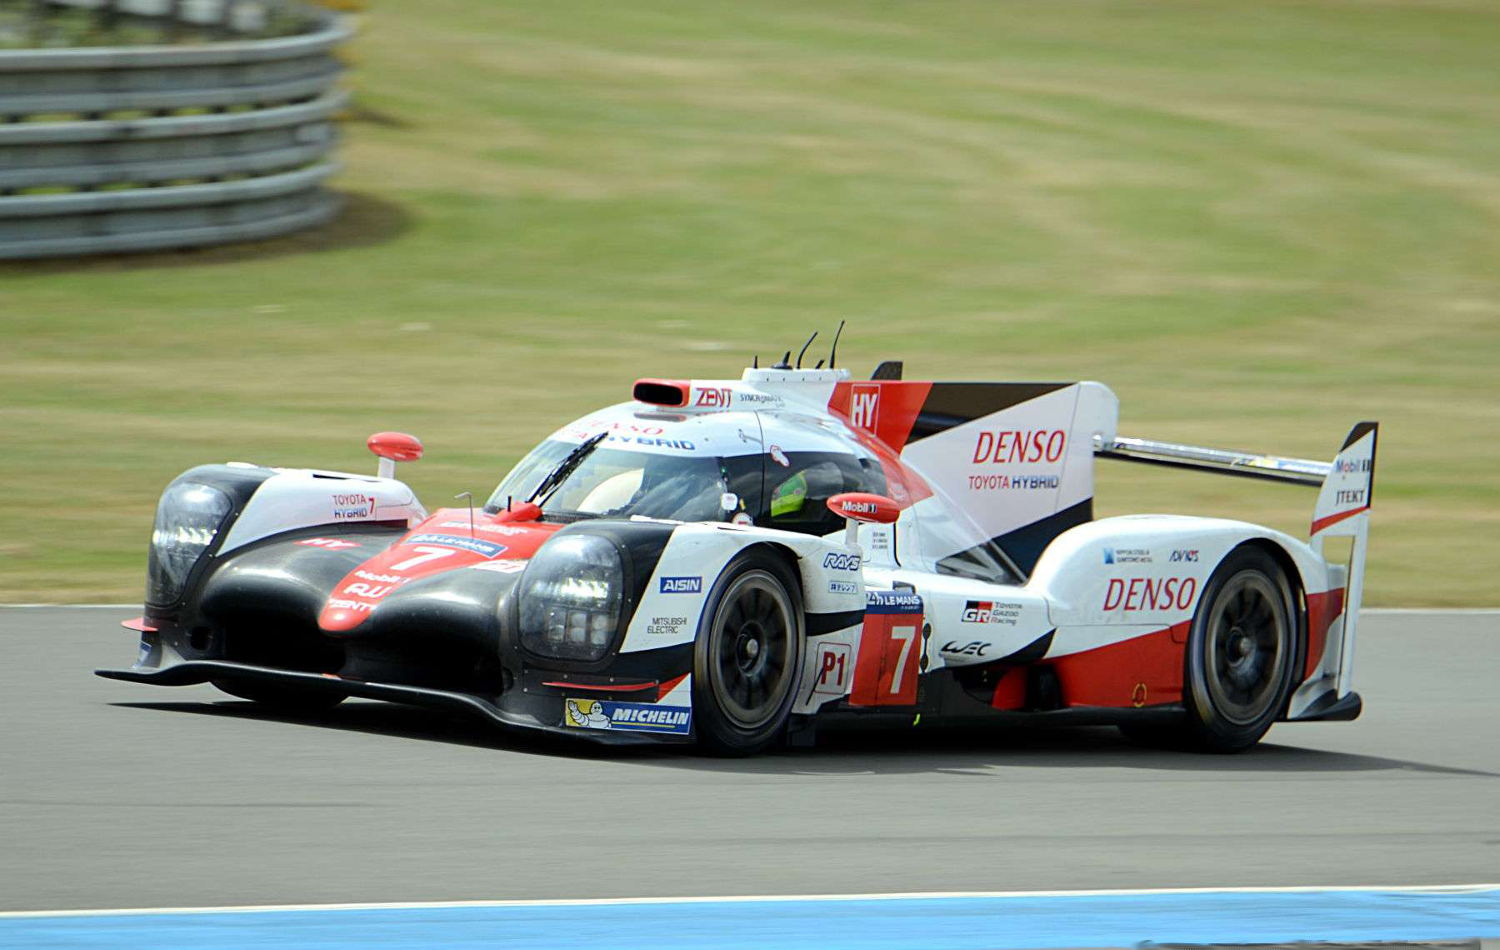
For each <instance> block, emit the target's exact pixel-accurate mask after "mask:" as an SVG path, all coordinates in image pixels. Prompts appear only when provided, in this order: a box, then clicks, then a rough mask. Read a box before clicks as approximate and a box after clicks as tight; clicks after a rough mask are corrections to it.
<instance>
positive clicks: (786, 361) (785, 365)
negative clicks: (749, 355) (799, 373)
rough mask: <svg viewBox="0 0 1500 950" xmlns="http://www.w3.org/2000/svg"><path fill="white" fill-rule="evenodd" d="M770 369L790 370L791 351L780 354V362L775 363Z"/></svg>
mask: <svg viewBox="0 0 1500 950" xmlns="http://www.w3.org/2000/svg"><path fill="white" fill-rule="evenodd" d="M771 368H772V369H791V368H792V351H791V350H787V351H786V352H785V353H784V354H782V357H781V362H780V363H777V364H776V365H775V366H773V367H771Z"/></svg>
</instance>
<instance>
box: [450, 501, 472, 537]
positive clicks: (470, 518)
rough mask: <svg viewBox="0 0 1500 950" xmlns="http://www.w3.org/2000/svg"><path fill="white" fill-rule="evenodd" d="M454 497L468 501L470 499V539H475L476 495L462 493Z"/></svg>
mask: <svg viewBox="0 0 1500 950" xmlns="http://www.w3.org/2000/svg"><path fill="white" fill-rule="evenodd" d="M453 497H454V498H467V499H469V537H470V538H473V537H474V493H473V492H471V491H461V492H459V493H458V494H457V495H454V496H453Z"/></svg>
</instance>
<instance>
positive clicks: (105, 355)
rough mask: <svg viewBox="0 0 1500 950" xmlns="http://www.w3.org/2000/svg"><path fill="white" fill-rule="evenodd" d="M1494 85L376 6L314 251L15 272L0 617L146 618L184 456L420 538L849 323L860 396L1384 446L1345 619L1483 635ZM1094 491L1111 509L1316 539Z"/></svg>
mask: <svg viewBox="0 0 1500 950" xmlns="http://www.w3.org/2000/svg"><path fill="white" fill-rule="evenodd" d="M1497 49H1500V7H1497V6H1496V5H1495V4H1494V3H1493V2H1492V0H1468V2H1465V0H1447V2H1444V0H1425V2H1424V0H1409V2H1402V0H1301V2H1289V0H1270V2H1262V3H1256V4H1245V3H1239V2H1227V0H1214V2H1207V0H1194V2H1188V0H1181V2H1165V0H1108V2H1104V0H1100V2H1084V0H1055V2H1049V3H1020V2H1003V0H925V2H914V0H912V2H896V0H885V2H880V0H859V2H854V0H823V2H819V3H816V4H809V3H802V2H770V0H761V2H756V3H738V2H727V0H694V2H662V0H633V2H631V3H628V4H613V3H597V2H596V3H575V2H554V3H545V4H493V3H486V2H482V0H424V2H423V3H421V4H415V3H397V2H385V3H377V4H374V5H373V6H372V9H371V12H370V15H369V16H368V18H367V21H366V30H365V32H364V33H363V34H362V36H361V37H360V39H359V40H358V41H357V42H356V43H355V44H354V46H353V47H352V49H351V59H352V60H353V61H354V63H355V65H356V71H355V74H354V76H355V79H354V82H355V85H356V87H357V91H358V102H359V109H358V110H357V113H356V117H355V120H354V121H352V122H350V123H349V124H348V125H347V127H346V132H347V144H346V146H345V148H344V153H343V154H344V158H345V160H346V162H347V164H348V170H347V172H346V173H344V174H343V175H342V176H341V178H340V179H339V185H340V187H341V188H343V189H344V190H346V191H348V192H349V193H350V194H351V195H352V202H351V206H350V209H349V212H348V213H347V214H346V215H345V216H344V218H343V219H342V220H341V221H340V222H339V223H338V224H336V225H333V226H331V227H330V228H328V229H325V230H324V231H321V232H316V233H313V234H309V235H304V236H300V237H296V238H291V239H287V240H284V241H278V242H268V243H264V244H259V245H252V246H247V247H243V248H229V249H222V250H216V251H207V252H198V253H185V254H169V255H153V256H148V257H141V258H130V259H115V260H106V261H93V262H83V263H43V264H36V263H32V264H24V265H12V266H7V267H0V347H3V349H0V432H3V433H4V435H5V448H4V451H3V452H0V485H3V488H4V491H3V492H0V601H18V600H27V601H30V600H99V601H112V600H129V599H133V598H136V597H138V596H139V590H140V584H141V576H140V575H141V573H142V570H143V567H144V543H145V540H146V535H147V534H148V532H149V529H150V518H151V511H152V508H153V506H154V504H155V500H156V495H157V494H158V492H159V491H160V489H161V487H162V486H163V485H164V484H165V483H166V482H167V481H168V480H169V479H170V478H171V477H172V476H173V475H174V474H176V473H177V472H178V471H180V470H182V469H184V468H186V467H188V466H189V465H192V464H195V463H198V462H201V461H211V460H226V459H246V460H254V461H262V462H267V463H277V464H285V465H299V466H300V465H318V466H326V467H343V468H352V469H354V470H360V471H363V470H373V467H374V460H373V459H372V458H371V457H370V456H369V455H368V454H367V453H366V452H365V450H364V448H363V440H364V437H365V436H366V435H367V434H368V433H369V432H371V431H374V430H377V429H382V428H398V429H406V430H409V431H413V432H416V433H417V434H419V435H420V436H421V437H422V438H423V440H424V441H425V442H426V444H427V447H428V453H429V457H428V458H427V459H425V460H423V461H422V462H420V463H417V464H414V465H407V466H403V468H402V472H403V475H404V476H405V477H407V478H408V479H409V480H410V481H411V482H412V484H413V485H414V487H415V488H416V489H417V490H418V492H419V494H420V495H421V496H422V497H423V498H424V499H425V500H426V501H427V503H428V504H429V505H436V504H443V503H446V502H447V500H448V499H449V498H450V497H451V496H452V495H453V494H454V493H455V492H459V491H463V490H472V491H473V492H474V493H475V494H476V495H481V494H482V493H484V492H486V491H487V490H488V489H489V488H490V487H492V486H493V484H494V483H495V482H496V481H497V480H498V479H499V477H500V476H501V475H502V474H503V473H504V471H505V470H506V469H507V467H508V466H509V464H510V463H511V462H512V461H513V460H514V459H515V458H516V457H517V455H518V454H519V453H520V452H522V451H524V450H525V449H526V448H527V447H528V446H529V445H530V444H531V443H533V442H534V441H535V440H536V439H538V438H539V437H541V436H542V435H544V434H546V433H547V432H548V431H550V430H551V428H552V427H553V426H555V425H557V424H559V423H560V422H562V421H564V420H566V419H568V418H571V417H573V416H575V415H577V414H579V413H580V412H582V411H584V410H586V409H588V408H590V407H593V406H595V405H598V404H602V403H606V402H611V401H616V400H619V399H623V398H626V396H627V394H628V387H629V383H630V382H631V381H632V380H633V379H634V378H635V377H636V376H638V375H646V374H649V375H670V376H690V375H697V376H708V377H722V376H734V375H737V374H738V372H739V370H740V368H741V367H742V366H743V365H745V363H746V362H747V361H748V357H749V354H750V353H752V352H754V351H759V352H760V353H761V354H762V356H763V357H764V356H769V355H772V354H775V355H779V354H780V352H781V351H782V350H784V349H786V348H788V347H795V346H797V345H800V343H801V341H802V340H803V339H805V337H806V335H807V334H808V333H810V332H811V331H812V330H814V329H819V330H822V331H823V333H824V336H823V337H822V338H821V339H822V340H824V341H826V338H827V335H828V333H829V332H831V331H832V329H833V327H834V326H835V325H836V324H837V322H838V321H839V320H840V319H847V320H848V321H849V328H848V329H847V330H846V331H845V338H844V342H843V344H842V346H841V348H840V355H841V362H845V363H847V364H848V365H850V366H852V367H854V368H855V369H856V370H857V371H858V372H867V371H868V370H869V369H870V368H871V367H872V366H873V365H874V363H875V362H876V361H878V360H880V359H884V358H901V359H905V360H906V363H907V367H908V373H909V375H914V376H921V377H929V378H950V379H951V378H983V379H1005V378H1020V379H1027V378H1059V379H1079V378H1093V379H1100V380H1103V381H1105V382H1107V383H1109V384H1110V385H1111V386H1112V387H1114V389H1115V391H1116V392H1118V393H1119V395H1120V397H1121V400H1122V404H1123V405H1122V423H1121V430H1122V432H1123V433H1125V434H1130V435H1138V436H1143V437H1151V438H1161V439H1177V440H1183V441H1191V442H1199V443H1202V444H1210V445H1225V446H1228V447H1243V448H1250V449H1259V450H1266V451H1274V452H1280V453H1283V454H1292V455H1303V456H1311V457H1316V458H1328V457H1330V456H1331V454H1332V453H1333V451H1334V450H1335V449H1336V448H1337V446H1338V444H1339V441H1340V440H1341V439H1342V437H1343V435H1344V434H1345V432H1346V431H1347V429H1348V426H1349V425H1350V424H1351V423H1353V422H1354V421H1357V420H1359V419H1362V418H1378V419H1380V420H1381V421H1382V423H1383V429H1382V441H1381V457H1380V464H1379V478H1378V484H1377V493H1376V509H1377V510H1376V512H1375V515H1374V530H1373V537H1372V547H1371V569H1370V575H1369V580H1368V588H1367V590H1368V594H1367V602H1369V603H1374V604H1412V605H1418V604H1433V605H1474V604H1493V603H1496V602H1500V594H1497V593H1496V591H1495V589H1494V582H1493V580H1492V578H1494V577H1496V576H1497V575H1500V544H1497V543H1496V541H1495V536H1496V533H1497V529H1500V504H1497V498H1500V439H1497V438H1496V435H1497V434H1500V370H1497V362H1500V95H1497V91H1500V56H1497V55H1496V52H1495V51H1496V50H1497ZM817 345H818V346H819V347H821V346H822V345H823V343H822V342H820V343H819V344H817ZM1100 469H1101V487H1100V500H1099V501H1100V504H1099V507H1100V509H1101V511H1102V512H1103V513H1111V514H1112V513H1122V512H1127V511H1139V510H1175V511H1187V512H1198V513H1212V514H1229V515H1234V516H1239V517H1245V518H1248V519H1251V520H1262V521H1265V522H1267V523H1270V524H1274V525H1277V526H1281V527H1285V528H1286V529H1288V530H1290V531H1293V532H1294V533H1299V534H1304V533H1305V531H1306V524H1307V520H1308V518H1309V516H1310V514H1311V509H1312V504H1313V493H1312V492H1310V491H1307V490H1303V489H1297V488H1289V487H1281V486H1268V487H1261V486H1258V485H1257V484H1256V483H1248V482H1244V481H1241V480H1237V479H1213V478H1208V477H1206V476H1192V475H1173V474H1170V473H1168V474H1161V473H1158V472H1157V471H1155V470H1150V469H1139V468H1136V467H1124V466H1120V465H1111V464H1105V463H1101V466H1100Z"/></svg>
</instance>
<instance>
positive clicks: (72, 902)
mask: <svg viewBox="0 0 1500 950" xmlns="http://www.w3.org/2000/svg"><path fill="white" fill-rule="evenodd" d="M132 615H133V614H132V612H130V611H127V610H108V609H73V608H0V648H3V649H4V651H5V654H4V655H5V657H6V661H5V663H4V666H3V668H0V716H3V719H0V723H3V729H0V910H52V909H68V908H90V907H100V908H120V907H183V906H223V905H243V904H288V903H321V902H378V901H421V900H495V899H522V898H594V897H654V896H676V895H683V896H687V895H738V894H830V893H882V892H896V891H901V892H916V891H980V890H1034V889H1035V890H1042V889H1075V888H1148V887H1204V886H1242V885H1329V884H1334V885H1416V884H1452V883H1465V882H1482V881H1494V880H1496V879H1497V878H1500V728H1497V725H1500V699H1497V683H1500V676H1497V674H1500V660H1497V654H1496V650H1495V645H1496V644H1497V643H1500V615H1496V614H1471V615H1463V614H1444V615H1435V614H1420V613H1379V614H1369V615H1366V617H1365V618H1364V620H1363V625H1362V630H1361V639H1360V647H1359V655H1358V659H1357V662H1356V679H1357V681H1358V688H1359V690H1360V692H1361V693H1362V694H1363V695H1364V697H1365V714H1364V716H1363V717H1361V718H1360V719H1359V720H1358V721H1356V722H1353V723H1328V724H1303V725H1281V726H1278V727H1276V728H1275V729H1273V730H1272V732H1271V734H1270V736H1269V737H1268V739H1267V741H1266V742H1264V743H1263V744H1262V745H1261V746H1260V747H1259V748H1258V749H1256V750H1254V751H1252V752H1250V753H1247V754H1244V755H1240V756H1231V757H1208V756H1197V755H1191V754H1186V753H1173V752H1163V751H1151V750H1142V749H1138V748H1135V747H1132V746H1130V745H1128V744H1127V743H1125V742H1124V740H1123V739H1121V738H1119V737H1118V735H1117V734H1116V733H1115V732H1114V731H1113V730H1107V729H1089V730H1069V731H1061V730H1059V731H1049V732H1045V733H1036V732H999V733H989V734H975V733H964V734H939V733H930V732H928V733H919V734H918V733H913V734H898V735H885V736H879V737H875V736H869V735H863V736H846V737H836V738H834V739H831V740H827V741H824V742H822V743H820V745H819V747H818V748H816V749H812V750H797V751H792V752H784V753H778V754H774V755H768V756H763V757H760V758H756V759H750V760H739V761H722V760H711V759H703V758H698V757H695V756H693V755H691V754H686V753H681V752H676V751H668V750H625V751H610V750H593V749H590V748H580V747H575V746H572V745H568V746H559V745H557V744H555V743H553V742H550V741H543V740H538V739H532V738H529V737H521V736H515V735H510V734H505V733H496V732H493V731H490V730H488V729H486V728H482V727H478V726H475V725H471V724H469V723H467V722H464V721H461V720H453V719H448V718H445V717H443V716H441V715H438V714H435V713H431V712H427V711H424V710H417V709H411V708H406V707H398V706H390V705H384V704H378V703H364V702H358V703H356V702H350V703H346V704H345V705H344V706H342V707H340V708H339V709H337V710H335V711H334V712H333V713H331V714H328V715H326V716H322V717H319V718H316V719H308V718H304V719H288V718H285V717H279V716H273V715H268V714H265V713H262V712H260V711H258V710H257V709H256V707H254V706H253V705H251V704H248V703H243V702H240V701H237V700H231V699H229V698H228V697H224V696H222V695H221V694H219V693H217V692H216V691H215V690H214V689H212V688H211V687H208V686H196V687H185V688H178V689H165V688H157V687H147V686H140V685H135V684H129V683H120V682H113V681H107V680H102V679H99V678H96V677H94V676H93V675H92V670H93V669H94V668H95V667H96V666H125V665H128V664H129V662H130V661H131V659H132V657H133V656H134V652H135V647H134V643H135V641H134V635H133V634H131V633H130V632H128V631H125V630H122V629H120V628H119V627H118V626H116V624H117V622H118V621H119V620H121V619H125V618H126V617H128V616H132Z"/></svg>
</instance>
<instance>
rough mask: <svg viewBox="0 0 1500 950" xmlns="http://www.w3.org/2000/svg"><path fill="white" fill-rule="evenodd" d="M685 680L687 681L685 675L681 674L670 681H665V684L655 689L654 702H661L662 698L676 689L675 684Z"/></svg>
mask: <svg viewBox="0 0 1500 950" xmlns="http://www.w3.org/2000/svg"><path fill="white" fill-rule="evenodd" d="M685 679H687V674H686V673H683V674H682V675H681V676H674V677H672V678H671V679H669V680H667V681H666V682H665V683H662V684H661V685H660V686H659V687H657V689H656V701H657V702H661V701H662V697H664V696H666V695H667V694H668V693H670V692H671V691H672V690H674V689H676V688H677V684H678V683H681V682H682V681H683V680H685Z"/></svg>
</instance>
